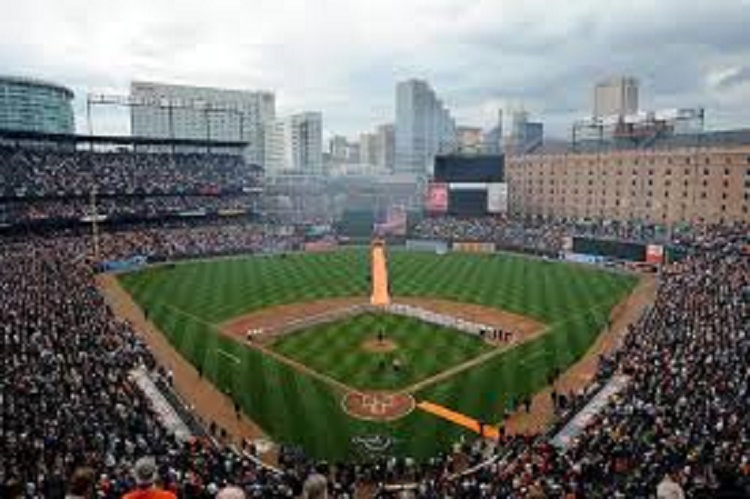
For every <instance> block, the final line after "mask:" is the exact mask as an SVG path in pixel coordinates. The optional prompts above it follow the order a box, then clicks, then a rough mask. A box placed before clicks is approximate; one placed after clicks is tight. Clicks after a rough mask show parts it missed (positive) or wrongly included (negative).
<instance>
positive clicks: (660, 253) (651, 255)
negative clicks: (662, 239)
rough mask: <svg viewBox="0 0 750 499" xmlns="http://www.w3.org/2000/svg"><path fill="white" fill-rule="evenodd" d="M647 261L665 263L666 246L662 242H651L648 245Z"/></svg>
mask: <svg viewBox="0 0 750 499" xmlns="http://www.w3.org/2000/svg"><path fill="white" fill-rule="evenodd" d="M646 262H647V263H656V264H662V263H664V246H662V245H661V244H649V245H648V246H646Z"/></svg>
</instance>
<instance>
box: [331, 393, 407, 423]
mask: <svg viewBox="0 0 750 499" xmlns="http://www.w3.org/2000/svg"><path fill="white" fill-rule="evenodd" d="M341 407H342V409H344V412H346V413H347V414H348V415H350V416H351V417H353V418H357V419H364V420H366V421H393V420H395V419H400V418H403V417H404V416H406V415H408V414H409V413H410V412H411V411H413V410H414V407H416V402H415V401H414V397H412V396H411V395H409V394H408V393H399V392H349V393H347V394H346V395H344V398H343V399H341Z"/></svg>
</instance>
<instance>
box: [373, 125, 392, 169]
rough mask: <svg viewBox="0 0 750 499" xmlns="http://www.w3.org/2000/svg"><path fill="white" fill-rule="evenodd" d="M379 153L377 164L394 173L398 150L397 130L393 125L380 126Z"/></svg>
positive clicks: (378, 136) (376, 158) (376, 157)
mask: <svg viewBox="0 0 750 499" xmlns="http://www.w3.org/2000/svg"><path fill="white" fill-rule="evenodd" d="M376 137H377V153H376V155H375V164H376V165H377V166H378V167H379V168H380V169H382V170H386V171H393V162H394V155H395V148H396V136H395V128H394V126H393V124H391V123H387V124H385V125H380V126H379V127H378V128H377V132H376Z"/></svg>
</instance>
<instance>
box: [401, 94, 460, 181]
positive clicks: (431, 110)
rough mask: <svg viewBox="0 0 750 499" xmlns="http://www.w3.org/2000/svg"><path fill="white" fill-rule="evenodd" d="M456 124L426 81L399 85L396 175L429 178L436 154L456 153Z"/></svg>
mask: <svg viewBox="0 0 750 499" xmlns="http://www.w3.org/2000/svg"><path fill="white" fill-rule="evenodd" d="M455 148H456V124H455V121H454V120H453V118H452V117H451V115H450V112H449V111H448V110H447V109H446V108H445V106H444V105H443V103H442V101H441V100H440V99H438V98H437V96H436V95H435V92H434V91H433V90H432V88H431V87H430V85H429V84H428V83H427V82H426V81H423V80H414V79H412V80H407V81H402V82H399V83H398V84H397V85H396V157H395V168H394V170H395V171H396V172H405V173H406V172H408V173H416V174H420V175H424V174H429V173H430V172H431V171H432V167H433V161H434V159H435V155H436V154H443V153H448V152H452V151H454V150H455Z"/></svg>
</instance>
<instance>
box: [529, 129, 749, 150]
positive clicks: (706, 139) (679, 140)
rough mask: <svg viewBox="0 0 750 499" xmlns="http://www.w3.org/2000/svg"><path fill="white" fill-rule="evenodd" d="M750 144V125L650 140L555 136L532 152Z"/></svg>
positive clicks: (663, 148)
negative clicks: (556, 137)
mask: <svg viewBox="0 0 750 499" xmlns="http://www.w3.org/2000/svg"><path fill="white" fill-rule="evenodd" d="M731 146H750V128H744V129H738V130H718V131H709V132H700V133H687V134H676V135H667V136H663V137H654V138H652V140H649V141H647V142H646V143H644V141H634V140H630V139H627V138H605V139H603V140H598V139H579V140H577V141H576V143H575V144H573V143H572V142H569V141H568V142H566V141H560V140H554V141H545V143H544V144H543V145H542V146H541V147H539V148H537V149H535V150H533V151H532V152H530V153H528V154H564V153H585V152H607V151H621V150H624V151H627V150H647V151H651V150H665V149H680V148H694V147H731Z"/></svg>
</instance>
